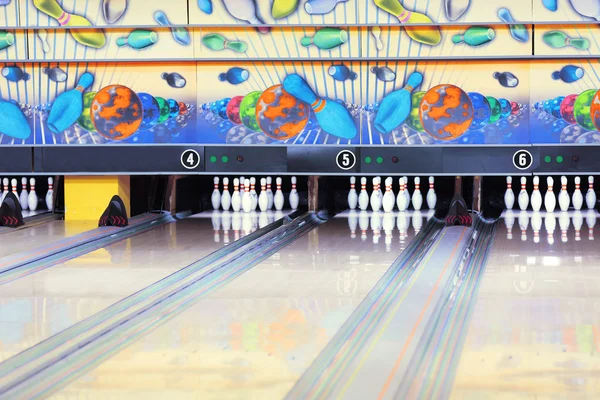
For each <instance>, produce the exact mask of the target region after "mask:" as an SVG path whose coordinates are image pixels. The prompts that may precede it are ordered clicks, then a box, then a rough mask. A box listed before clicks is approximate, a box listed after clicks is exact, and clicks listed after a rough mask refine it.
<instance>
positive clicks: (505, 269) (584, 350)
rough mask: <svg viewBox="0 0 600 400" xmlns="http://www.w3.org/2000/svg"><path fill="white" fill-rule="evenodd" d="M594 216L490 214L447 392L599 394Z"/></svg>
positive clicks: (599, 266) (599, 260)
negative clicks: (484, 253) (487, 240)
mask: <svg viewBox="0 0 600 400" xmlns="http://www.w3.org/2000/svg"><path fill="white" fill-rule="evenodd" d="M505 215H506V213H505ZM597 218H598V215H597V213H596V211H594V210H582V211H574V212H573V211H571V212H568V213H562V212H560V211H559V212H554V213H553V214H552V215H551V214H546V213H535V214H534V213H530V212H522V213H521V212H520V211H513V212H512V213H509V215H508V218H506V217H505V218H504V220H502V221H500V223H499V226H498V229H497V231H496V238H495V242H494V244H493V246H492V249H491V254H490V258H489V261H488V263H487V266H486V267H485V271H484V274H483V275H482V277H481V281H480V288H479V294H478V296H477V298H476V300H475V302H474V311H473V314H472V319H471V322H470V325H469V326H468V329H466V331H465V332H464V333H463V335H465V334H466V342H465V345H464V347H463V350H462V355H461V356H460V361H459V363H458V366H457V370H456V378H455V380H454V386H453V390H452V392H451V398H455V399H464V398H497V399H498V398H502V399H504V398H506V399H525V398H526V399H532V398H599V397H600V380H599V379H598V371H599V370H600V357H599V353H600V247H599V246H598V242H597V240H594V239H595V233H597V232H598V230H597V228H596V227H595V225H596V219H597ZM535 230H539V240H537V239H536V237H535V236H536V235H535ZM536 242H538V243H536Z"/></svg>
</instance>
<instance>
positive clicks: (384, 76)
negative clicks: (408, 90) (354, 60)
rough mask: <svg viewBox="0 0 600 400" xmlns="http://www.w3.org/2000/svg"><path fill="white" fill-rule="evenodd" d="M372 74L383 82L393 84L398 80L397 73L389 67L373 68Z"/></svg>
mask: <svg viewBox="0 0 600 400" xmlns="http://www.w3.org/2000/svg"><path fill="white" fill-rule="evenodd" d="M371 72H372V73H374V74H375V76H376V77H377V79H379V80H380V81H382V82H392V81H395V80H396V73H395V72H394V71H392V70H391V69H390V68H389V67H371Z"/></svg>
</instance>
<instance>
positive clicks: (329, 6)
mask: <svg viewBox="0 0 600 400" xmlns="http://www.w3.org/2000/svg"><path fill="white" fill-rule="evenodd" d="M347 1H348V0H308V1H307V2H306V4H304V9H305V10H306V12H307V13H308V14H310V15H323V14H328V13H330V12H332V11H333V9H334V8H335V7H336V6H337V5H338V4H339V3H345V2H347Z"/></svg>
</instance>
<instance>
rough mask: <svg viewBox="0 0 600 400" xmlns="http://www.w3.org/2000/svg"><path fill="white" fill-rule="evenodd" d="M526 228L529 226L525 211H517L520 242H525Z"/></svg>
mask: <svg viewBox="0 0 600 400" xmlns="http://www.w3.org/2000/svg"><path fill="white" fill-rule="evenodd" d="M527 226H529V215H527V211H524V210H521V211H519V228H521V241H523V242H526V241H527Z"/></svg>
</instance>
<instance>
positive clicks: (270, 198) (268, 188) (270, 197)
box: [267, 176, 273, 210]
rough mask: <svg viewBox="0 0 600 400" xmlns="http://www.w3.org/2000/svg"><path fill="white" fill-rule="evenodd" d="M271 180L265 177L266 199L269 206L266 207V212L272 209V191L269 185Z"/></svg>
mask: <svg viewBox="0 0 600 400" xmlns="http://www.w3.org/2000/svg"><path fill="white" fill-rule="evenodd" d="M272 182H273V180H272V179H271V177H270V176H268V177H267V198H268V199H269V205H268V206H267V210H270V209H272V208H273V189H271V183H272Z"/></svg>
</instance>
